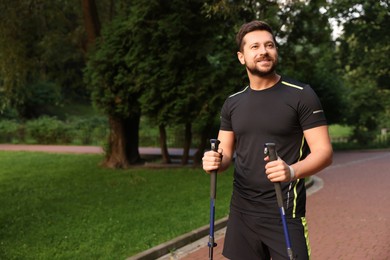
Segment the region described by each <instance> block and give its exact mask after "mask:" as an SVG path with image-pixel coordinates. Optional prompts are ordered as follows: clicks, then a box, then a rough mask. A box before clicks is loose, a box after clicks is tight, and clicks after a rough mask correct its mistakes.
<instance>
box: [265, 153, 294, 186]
mask: <svg viewBox="0 0 390 260" xmlns="http://www.w3.org/2000/svg"><path fill="white" fill-rule="evenodd" d="M264 160H265V161H267V162H268V163H267V164H266V165H265V174H267V178H268V179H269V180H270V181H271V182H290V181H293V180H294V176H293V175H294V174H293V173H292V172H291V170H292V169H291V168H290V167H291V166H289V165H288V164H287V163H285V162H284V161H283V160H282V159H280V158H278V160H276V161H272V162H270V161H269V157H268V156H267V157H265V158H264Z"/></svg>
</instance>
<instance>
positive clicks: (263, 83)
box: [249, 73, 280, 90]
mask: <svg viewBox="0 0 390 260" xmlns="http://www.w3.org/2000/svg"><path fill="white" fill-rule="evenodd" d="M279 80H280V75H278V74H276V73H272V74H270V75H267V76H263V77H260V76H255V75H250V76H249V85H250V87H251V89H253V90H264V89H267V88H271V87H273V86H274V85H275V84H276V83H277V82H278V81H279Z"/></svg>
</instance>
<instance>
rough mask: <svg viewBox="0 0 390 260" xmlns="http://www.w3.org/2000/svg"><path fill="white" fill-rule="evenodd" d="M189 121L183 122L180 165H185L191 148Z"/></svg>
mask: <svg viewBox="0 0 390 260" xmlns="http://www.w3.org/2000/svg"><path fill="white" fill-rule="evenodd" d="M191 127H192V126H191V123H186V124H185V130H184V147H183V157H182V159H181V164H182V165H187V164H188V160H189V158H190V155H189V154H190V148H191V140H192V130H191Z"/></svg>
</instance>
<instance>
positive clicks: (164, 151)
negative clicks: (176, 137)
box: [158, 124, 171, 164]
mask: <svg viewBox="0 0 390 260" xmlns="http://www.w3.org/2000/svg"><path fill="white" fill-rule="evenodd" d="M158 129H159V131H160V147H161V156H162V160H163V163H166V164H169V163H171V157H170V156H169V152H168V146H167V132H166V131H165V126H164V125H162V124H161V125H159V126H158Z"/></svg>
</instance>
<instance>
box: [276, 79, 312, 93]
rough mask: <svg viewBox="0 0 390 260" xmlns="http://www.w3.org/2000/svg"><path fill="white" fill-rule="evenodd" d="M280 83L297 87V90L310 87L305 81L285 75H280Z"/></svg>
mask: <svg viewBox="0 0 390 260" xmlns="http://www.w3.org/2000/svg"><path fill="white" fill-rule="evenodd" d="M280 84H281V85H283V86H286V87H289V88H293V89H297V90H303V89H305V88H307V87H310V86H309V85H308V84H306V83H302V82H300V81H298V80H296V79H293V78H290V77H286V76H282V78H281V80H280Z"/></svg>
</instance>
